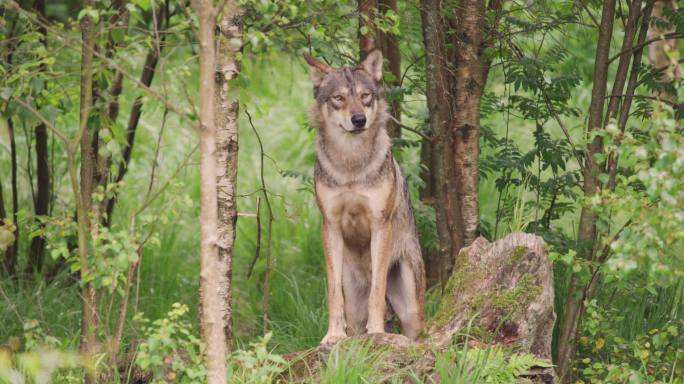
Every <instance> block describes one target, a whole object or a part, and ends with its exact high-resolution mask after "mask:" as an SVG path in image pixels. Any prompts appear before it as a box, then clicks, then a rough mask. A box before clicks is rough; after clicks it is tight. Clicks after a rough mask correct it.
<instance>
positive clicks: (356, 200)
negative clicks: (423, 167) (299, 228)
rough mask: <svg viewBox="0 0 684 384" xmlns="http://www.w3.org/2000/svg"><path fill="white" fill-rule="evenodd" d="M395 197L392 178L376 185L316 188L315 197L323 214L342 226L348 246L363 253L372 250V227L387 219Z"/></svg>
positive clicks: (320, 186) (322, 184)
mask: <svg viewBox="0 0 684 384" xmlns="http://www.w3.org/2000/svg"><path fill="white" fill-rule="evenodd" d="M392 194H393V186H392V182H391V180H390V179H387V180H383V181H382V182H379V183H376V184H375V185H373V186H366V185H359V184H357V185H351V186H346V187H330V186H327V185H325V184H324V183H319V184H317V185H316V195H317V198H318V201H319V205H320V207H321V210H322V211H323V214H324V215H325V216H326V217H327V218H329V220H331V221H333V222H335V223H336V224H337V225H339V227H340V229H341V231H342V237H343V238H344V241H345V244H346V245H347V246H348V247H350V248H353V250H354V251H357V252H362V253H365V252H366V251H367V249H368V248H369V247H370V240H371V231H372V224H373V223H374V222H379V221H382V220H384V218H386V217H387V216H388V213H389V211H391V209H392V207H391V204H390V201H391V200H392V199H391V195H392Z"/></svg>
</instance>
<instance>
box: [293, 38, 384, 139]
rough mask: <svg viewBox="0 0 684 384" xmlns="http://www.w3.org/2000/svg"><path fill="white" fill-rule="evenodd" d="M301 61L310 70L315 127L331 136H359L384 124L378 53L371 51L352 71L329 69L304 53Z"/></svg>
mask: <svg viewBox="0 0 684 384" xmlns="http://www.w3.org/2000/svg"><path fill="white" fill-rule="evenodd" d="M304 58H305V59H306V61H307V63H309V66H310V68H311V80H312V82H313V86H314V97H315V98H316V106H315V107H314V110H313V115H314V120H315V123H317V125H320V126H319V127H318V128H323V129H325V130H327V131H328V133H329V134H332V135H334V136H337V135H338V134H351V135H360V136H361V135H363V133H364V132H367V131H371V130H374V129H377V128H378V127H379V126H382V125H383V124H384V119H385V114H386V113H385V110H386V108H387V107H386V104H385V102H384V100H383V98H382V97H383V95H382V93H383V92H382V85H381V83H380V81H381V80H382V53H380V51H378V50H375V51H372V52H371V53H369V54H368V56H366V58H365V59H364V60H363V61H361V62H360V63H359V64H358V65H357V66H356V67H354V68H348V67H347V68H331V67H329V66H327V65H325V64H323V63H321V62H320V61H318V60H316V59H314V58H313V57H311V56H309V55H307V54H304Z"/></svg>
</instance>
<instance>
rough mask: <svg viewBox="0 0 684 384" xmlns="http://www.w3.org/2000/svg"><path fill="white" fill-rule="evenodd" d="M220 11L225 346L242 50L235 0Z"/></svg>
mask: <svg viewBox="0 0 684 384" xmlns="http://www.w3.org/2000/svg"><path fill="white" fill-rule="evenodd" d="M220 11H221V17H220V21H219V35H218V37H217V39H218V41H217V45H216V46H217V52H216V55H217V56H216V63H217V67H216V68H217V73H216V86H215V89H214V92H215V93H214V108H215V112H214V116H215V121H216V151H217V153H216V157H217V159H216V160H217V165H216V166H217V170H216V172H217V180H216V183H217V193H218V246H219V262H220V268H221V269H220V271H219V272H218V274H219V278H220V279H221V281H220V282H219V284H220V285H222V286H225V291H224V290H222V291H221V292H225V297H222V298H221V301H222V302H223V308H222V312H221V313H222V321H223V333H224V334H225V342H226V348H227V349H228V352H230V350H231V349H232V348H231V342H232V335H233V332H232V304H231V281H232V265H233V244H234V242H235V229H236V228H235V225H236V221H237V205H236V201H235V197H236V187H237V160H238V117H239V110H240V102H239V99H238V93H237V90H231V89H230V84H229V82H230V80H232V79H234V78H235V77H237V76H238V74H239V73H240V62H239V61H238V59H239V58H238V54H239V53H240V51H241V50H242V18H243V15H242V13H241V9H240V8H239V7H238V6H237V4H235V2H234V1H227V2H226V3H225V6H224V7H223V9H222V10H220Z"/></svg>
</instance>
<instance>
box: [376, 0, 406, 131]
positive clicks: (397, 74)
mask: <svg viewBox="0 0 684 384" xmlns="http://www.w3.org/2000/svg"><path fill="white" fill-rule="evenodd" d="M387 11H393V12H394V13H396V14H397V15H398V14H399V7H398V6H397V0H378V12H380V13H381V14H385V13H387ZM378 40H379V42H380V44H379V45H380V49H381V50H382V56H383V57H384V58H385V59H386V60H387V63H388V68H387V69H388V70H389V73H390V74H391V75H392V80H391V81H388V82H387V83H386V84H385V86H386V87H388V88H390V89H393V90H396V89H398V88H399V87H400V86H401V51H400V50H399V39H398V38H397V36H395V35H392V34H389V33H385V32H382V31H378ZM395 93H396V92H395ZM389 107H390V115H391V116H392V117H393V118H394V119H395V120H396V121H392V120H390V121H389V122H388V123H387V133H389V135H390V137H393V138H397V137H400V136H401V126H399V124H398V123H397V122H401V97H399V96H398V95H396V94H395V95H394V96H393V97H392V100H390V105H389Z"/></svg>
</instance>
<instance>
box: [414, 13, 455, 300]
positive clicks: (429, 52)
mask: <svg viewBox="0 0 684 384" xmlns="http://www.w3.org/2000/svg"><path fill="white" fill-rule="evenodd" d="M440 3H441V2H440V1H439V0H423V1H421V3H420V8H421V9H420V13H421V19H422V26H423V43H424V45H425V54H426V56H425V60H426V96H427V104H428V110H429V112H430V113H429V115H430V131H431V141H430V143H427V144H424V145H423V154H422V156H423V158H424V161H425V163H426V164H429V167H430V169H431V170H432V172H433V175H432V176H433V179H432V183H433V184H432V185H431V188H432V189H431V191H432V193H434V198H435V199H434V200H435V207H439V209H435V216H436V221H437V233H438V236H439V244H440V249H439V250H438V252H436V253H434V252H429V253H426V254H425V257H426V259H425V267H426V273H427V276H428V279H429V280H430V281H438V282H440V283H441V284H442V287H443V286H444V284H446V281H447V279H448V278H449V275H450V272H451V271H450V270H451V265H452V262H451V252H452V249H453V248H458V249H460V248H461V247H462V246H463V243H462V242H461V239H462V237H461V236H453V234H454V233H457V234H460V232H461V228H460V226H459V224H460V223H459V222H458V221H457V220H456V218H457V217H458V215H459V214H460V211H459V207H458V205H457V204H456V202H455V199H454V198H453V196H452V195H453V192H454V191H455V190H456V189H455V188H456V187H455V185H454V184H453V183H454V180H455V176H454V173H453V166H452V164H453V156H452V145H451V143H452V136H451V135H450V133H449V123H450V122H451V120H452V112H451V110H450V107H449V106H450V104H451V103H450V100H449V96H450V95H449V83H450V79H449V73H450V68H449V64H448V61H447V48H446V36H445V32H444V31H445V30H446V26H445V23H444V20H443V18H442V9H441V7H440ZM424 181H425V182H428V180H425V179H424Z"/></svg>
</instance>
